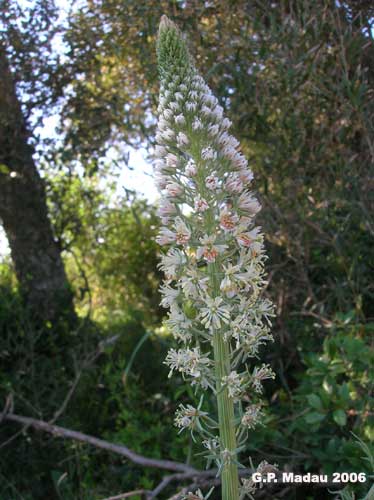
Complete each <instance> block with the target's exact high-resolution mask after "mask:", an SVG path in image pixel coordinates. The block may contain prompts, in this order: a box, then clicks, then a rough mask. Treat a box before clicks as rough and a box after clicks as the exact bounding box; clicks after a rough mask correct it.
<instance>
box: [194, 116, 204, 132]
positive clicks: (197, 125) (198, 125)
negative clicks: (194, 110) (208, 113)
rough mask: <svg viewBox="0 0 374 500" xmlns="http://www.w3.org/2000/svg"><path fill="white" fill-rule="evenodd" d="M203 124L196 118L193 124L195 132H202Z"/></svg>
mask: <svg viewBox="0 0 374 500" xmlns="http://www.w3.org/2000/svg"><path fill="white" fill-rule="evenodd" d="M203 126H204V125H203V122H202V121H201V120H200V119H199V118H195V119H194V121H193V122H192V128H193V130H201V129H202V128H203Z"/></svg>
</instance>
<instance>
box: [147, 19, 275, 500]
mask: <svg viewBox="0 0 374 500" xmlns="http://www.w3.org/2000/svg"><path fill="white" fill-rule="evenodd" d="M157 54H158V64H159V74H160V80H161V86H160V101H159V108H158V113H159V119H158V130H157V135H156V140H157V146H156V151H155V155H156V157H157V160H156V163H155V180H156V184H157V186H158V188H159V190H160V192H161V202H160V207H159V215H160V217H161V221H162V227H161V229H160V233H159V235H158V237H157V242H158V243H159V244H160V245H162V246H166V247H169V249H168V250H167V252H166V253H164V254H163V256H162V261H161V264H160V267H161V269H162V270H163V271H164V273H165V281H164V284H163V286H162V287H161V291H162V295H163V299H162V305H163V306H165V307H166V308H168V309H169V312H168V319H167V325H168V327H169V328H170V330H171V331H172V333H173V335H174V337H175V338H176V340H177V341H178V343H179V347H178V348H176V349H171V350H170V351H169V353H168V355H167V358H166V364H167V365H168V366H169V367H170V374H171V373H172V372H173V371H176V372H179V373H181V374H182V376H183V377H184V378H185V379H186V380H187V381H188V382H189V383H190V384H191V386H193V387H194V388H195V389H196V392H199V391H200V392H201V394H202V396H201V398H200V403H199V404H198V405H196V406H197V407H194V406H192V405H186V406H184V405H180V407H179V409H178V410H177V414H176V420H175V423H176V425H177V426H178V427H179V428H180V429H181V430H183V429H190V430H191V432H192V434H193V437H194V436H195V435H196V434H200V436H201V439H202V444H203V446H204V447H205V448H206V455H207V458H208V459H209V460H211V461H214V462H215V463H216V464H217V466H218V469H219V473H220V474H221V478H222V498H223V499H224V500H237V499H239V497H240V498H242V496H243V491H244V490H245V488H247V490H248V491H244V493H247V494H249V495H250V493H251V491H249V490H250V488H251V487H252V486H250V487H248V480H247V482H246V483H245V482H244V483H243V485H242V486H241V487H240V484H239V479H238V465H239V463H238V452H239V451H240V448H241V447H242V446H243V444H244V442H245V441H246V439H247V433H248V430H250V429H253V428H254V427H255V426H256V424H258V423H259V422H260V420H261V417H262V409H261V402H260V400H259V395H261V393H262V382H263V381H264V380H265V379H269V378H273V377H274V374H273V372H272V371H271V369H270V367H269V366H267V365H264V364H263V365H262V366H255V367H253V366H252V367H250V366H249V364H248V361H249V360H250V359H251V358H256V356H257V355H258V352H259V348H260V346H261V345H262V344H264V343H266V342H267V341H269V340H272V336H271V334H270V326H271V317H272V316H273V305H272V303H271V302H270V301H269V300H268V299H266V298H262V297H261V291H262V289H263V288H264V286H265V284H266V281H265V279H264V260H265V258H266V257H265V254H264V245H263V235H262V234H261V229H260V228H259V227H257V226H255V224H254V218H255V216H256V214H257V213H258V212H259V210H260V208H261V207H260V204H259V202H258V200H257V199H256V197H255V196H254V194H253V192H252V191H251V184H252V180H253V174H252V171H251V169H250V168H249V166H248V163H247V160H246V158H245V157H244V155H243V154H242V153H241V152H240V150H239V143H238V141H237V140H236V139H235V138H234V137H233V136H232V135H230V133H229V129H230V126H231V122H230V120H229V119H228V118H225V117H224V115H223V109H222V107H221V106H220V105H219V104H218V101H217V99H216V98H215V97H214V96H213V95H212V92H211V90H210V89H209V87H208V86H207V85H206V83H205V82H204V80H203V78H202V77H201V76H200V75H199V74H198V72H197V70H196V68H195V65H194V63H193V60H192V58H191V56H190V54H189V51H188V49H187V46H186V43H185V41H184V39H183V36H182V35H181V33H180V31H179V30H178V28H177V27H176V26H175V24H174V23H173V22H171V21H170V20H169V19H168V18H166V17H165V16H164V17H163V18H162V20H161V24H160V29H159V35H158V44H157ZM207 391H211V392H212V393H213V394H214V396H215V398H216V402H217V404H216V407H217V412H216V413H217V415H216V416H213V415H210V414H208V412H207V411H204V409H203V408H204V404H205V402H204V401H203V396H204V394H206V393H207ZM243 487H244V490H243Z"/></svg>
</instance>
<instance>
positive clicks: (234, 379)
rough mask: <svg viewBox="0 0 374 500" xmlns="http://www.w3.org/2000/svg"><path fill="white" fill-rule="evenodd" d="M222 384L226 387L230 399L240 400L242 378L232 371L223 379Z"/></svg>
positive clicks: (242, 388)
mask: <svg viewBox="0 0 374 500" xmlns="http://www.w3.org/2000/svg"><path fill="white" fill-rule="evenodd" d="M222 383H223V385H225V386H226V387H227V390H228V393H229V397H230V398H232V399H235V400H237V399H240V397H241V395H242V394H243V390H244V387H243V380H242V377H241V376H240V375H239V374H238V373H237V372H236V371H232V372H230V374H229V375H227V376H226V377H223V378H222Z"/></svg>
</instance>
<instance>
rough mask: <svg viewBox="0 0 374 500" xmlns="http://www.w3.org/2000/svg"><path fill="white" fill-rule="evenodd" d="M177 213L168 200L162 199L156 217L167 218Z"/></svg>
mask: <svg viewBox="0 0 374 500" xmlns="http://www.w3.org/2000/svg"><path fill="white" fill-rule="evenodd" d="M176 213H177V210H176V208H175V205H174V203H171V202H170V201H169V200H168V199H162V201H161V203H160V206H159V208H158V210H157V215H158V216H159V217H168V216H170V215H174V214H176Z"/></svg>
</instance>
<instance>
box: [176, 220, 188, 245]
mask: <svg viewBox="0 0 374 500" xmlns="http://www.w3.org/2000/svg"><path fill="white" fill-rule="evenodd" d="M174 226H175V231H176V235H175V241H176V242H177V243H178V245H186V244H187V243H188V241H189V239H190V237H191V231H190V230H189V229H188V227H187V226H186V224H185V223H184V222H183V220H182V219H181V218H180V217H177V218H176V219H175V225H174Z"/></svg>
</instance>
